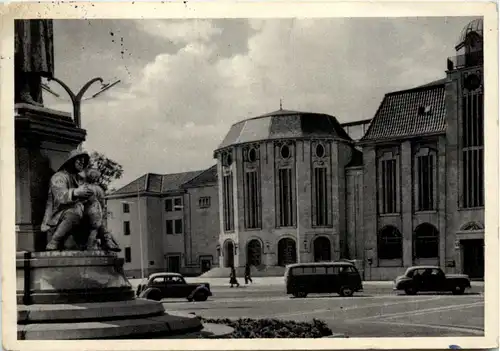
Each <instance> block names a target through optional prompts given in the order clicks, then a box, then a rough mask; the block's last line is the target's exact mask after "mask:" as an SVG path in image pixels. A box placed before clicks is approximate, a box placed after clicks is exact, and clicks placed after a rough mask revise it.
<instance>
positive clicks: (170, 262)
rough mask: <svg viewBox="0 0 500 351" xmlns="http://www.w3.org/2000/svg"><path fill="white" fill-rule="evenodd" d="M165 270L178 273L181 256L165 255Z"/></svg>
mask: <svg viewBox="0 0 500 351" xmlns="http://www.w3.org/2000/svg"><path fill="white" fill-rule="evenodd" d="M167 270H168V271H169V272H172V273H180V271H181V256H168V257H167Z"/></svg>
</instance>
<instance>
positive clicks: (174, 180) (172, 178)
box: [161, 170, 203, 193]
mask: <svg viewBox="0 0 500 351" xmlns="http://www.w3.org/2000/svg"><path fill="white" fill-rule="evenodd" d="M202 172H203V170H201V171H192V172H184V173H173V174H165V175H164V176H163V181H162V187H161V192H162V193H166V192H168V191H175V190H179V189H180V187H181V185H182V184H184V183H186V182H187V181H190V180H191V179H193V178H194V177H196V176H198V175H199V174H200V173H202Z"/></svg>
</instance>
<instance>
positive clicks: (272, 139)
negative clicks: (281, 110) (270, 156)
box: [213, 136, 355, 158]
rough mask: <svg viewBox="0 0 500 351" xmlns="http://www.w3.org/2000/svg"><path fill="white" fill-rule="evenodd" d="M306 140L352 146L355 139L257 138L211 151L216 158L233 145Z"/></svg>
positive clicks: (325, 137) (318, 137)
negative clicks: (329, 141)
mask: <svg viewBox="0 0 500 351" xmlns="http://www.w3.org/2000/svg"><path fill="white" fill-rule="evenodd" d="M288 140H292V141H308V140H331V141H336V142H340V143H345V144H349V145H352V146H354V145H355V141H354V140H348V139H344V138H339V137H338V136H307V137H283V138H266V139H258V140H252V141H247V142H244V143H235V144H231V145H228V146H225V147H223V148H218V149H215V150H214V152H213V155H214V156H213V158H217V154H219V153H221V152H224V151H226V150H230V149H232V148H234V147H242V146H245V145H252V144H259V143H272V142H275V141H288Z"/></svg>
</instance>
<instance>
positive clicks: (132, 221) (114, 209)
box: [107, 166, 219, 277]
mask: <svg viewBox="0 0 500 351" xmlns="http://www.w3.org/2000/svg"><path fill="white" fill-rule="evenodd" d="M107 207H108V211H109V212H110V214H109V218H108V228H109V229H110V230H111V231H112V232H113V234H114V235H115V236H116V238H117V240H118V242H119V243H120V245H121V246H122V248H123V250H122V252H121V255H122V256H123V257H124V258H125V266H124V269H125V271H126V273H127V275H129V276H133V277H140V276H141V274H144V275H148V274H150V273H153V272H161V271H170V272H180V273H183V274H185V275H198V274H200V273H202V272H203V271H207V270H209V269H211V268H212V266H214V265H215V266H217V265H218V264H219V263H218V257H217V256H216V254H215V253H216V248H217V239H218V236H219V219H218V191H217V174H216V168H215V166H214V167H211V168H209V169H207V170H203V171H194V172H185V173H176V174H166V175H159V174H151V173H148V174H145V175H143V176H142V177H140V178H138V179H136V180H134V181H132V182H131V183H130V184H127V185H125V186H124V187H122V188H120V189H118V190H117V191H115V192H114V193H113V194H111V195H109V196H108V198H107Z"/></svg>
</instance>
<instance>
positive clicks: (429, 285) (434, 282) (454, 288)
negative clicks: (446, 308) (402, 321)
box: [394, 266, 471, 295]
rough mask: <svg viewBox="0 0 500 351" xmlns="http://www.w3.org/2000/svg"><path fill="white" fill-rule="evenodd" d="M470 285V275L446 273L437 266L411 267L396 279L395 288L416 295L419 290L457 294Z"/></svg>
mask: <svg viewBox="0 0 500 351" xmlns="http://www.w3.org/2000/svg"><path fill="white" fill-rule="evenodd" d="M470 287H471V285H470V279H469V276H467V275H465V274H445V273H444V272H443V270H442V269H441V268H439V267H437V266H414V267H410V268H408V269H407V270H406V273H405V274H404V275H401V276H399V277H397V278H396V279H395V280H394V290H396V291H397V290H403V291H404V292H405V293H406V294H407V295H415V294H416V293H418V292H419V291H426V292H427V291H432V292H439V291H451V292H452V293H453V294H455V295H460V294H463V293H464V291H465V289H467V288H470Z"/></svg>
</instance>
